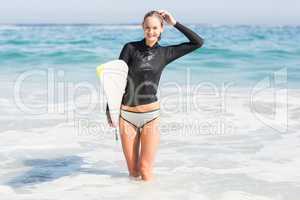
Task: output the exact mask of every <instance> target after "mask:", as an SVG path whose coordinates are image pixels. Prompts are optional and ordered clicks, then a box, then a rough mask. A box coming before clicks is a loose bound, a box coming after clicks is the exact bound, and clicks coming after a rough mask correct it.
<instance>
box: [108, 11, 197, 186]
mask: <svg viewBox="0 0 300 200" xmlns="http://www.w3.org/2000/svg"><path fill="white" fill-rule="evenodd" d="M164 21H166V22H167V23H168V24H169V25H171V26H174V27H175V28H176V29H177V30H179V31H180V32H182V33H183V34H184V35H185V36H186V37H187V38H188V39H189V42H184V43H181V44H177V45H170V46H160V45H159V43H158V41H159V40H160V38H161V33H162V32H163V22H164ZM142 27H143V29H144V38H143V39H142V40H140V41H133V42H128V43H126V44H125V45H124V47H123V49H122V51H121V54H120V56H119V59H122V60H124V61H125V62H126V63H127V65H128V68H129V70H128V78H127V85H126V89H125V93H124V96H123V99H122V105H121V111H120V120H119V130H120V136H121V141H122V147H123V153H124V155H125V158H126V161H127V166H128V170H129V176H131V177H139V176H141V178H142V180H145V181H147V180H151V179H153V174H152V168H153V163H154V157H155V153H156V150H157V147H158V145H159V128H158V126H159V111H160V105H159V101H158V99H157V96H156V93H157V88H158V84H159V79H160V76H161V73H162V71H163V69H164V68H165V66H166V65H167V64H169V63H170V62H172V61H174V60H175V59H177V58H179V57H181V56H183V55H186V54H187V53H189V52H192V51H194V50H195V49H197V48H200V47H201V46H202V45H203V39H202V38H201V37H200V36H199V35H197V34H196V33H195V32H193V31H192V30H190V29H189V28H187V27H186V26H184V25H182V24H180V23H179V22H178V21H176V20H175V19H174V17H173V16H172V15H171V14H170V13H169V12H167V11H164V10H159V11H150V12H148V13H147V14H146V15H145V16H144V20H143V23H142ZM107 110H108V106H107ZM107 113H108V112H107ZM107 116H108V122H109V124H110V126H111V127H116V125H115V124H113V123H112V121H111V120H110V119H109V115H107ZM140 143H141V151H140V153H139V150H140Z"/></svg>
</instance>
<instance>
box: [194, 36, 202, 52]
mask: <svg viewBox="0 0 300 200" xmlns="http://www.w3.org/2000/svg"><path fill="white" fill-rule="evenodd" d="M203 44H204V39H203V38H201V37H199V38H198V40H197V42H196V43H195V45H196V47H197V49H198V48H200V47H202V46H203Z"/></svg>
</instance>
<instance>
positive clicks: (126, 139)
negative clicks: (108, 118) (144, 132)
mask: <svg viewBox="0 0 300 200" xmlns="http://www.w3.org/2000/svg"><path fill="white" fill-rule="evenodd" d="M119 129H120V137H121V142H122V147H123V153H124V155H125V158H126V161H127V167H128V171H129V176H133V177H138V176H139V168H138V158H139V146H140V139H139V134H138V133H137V129H136V127H134V126H133V125H132V124H130V123H128V122H126V121H125V120H124V119H122V118H121V117H120V123H119Z"/></svg>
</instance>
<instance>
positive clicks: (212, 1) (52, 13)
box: [0, 0, 300, 25]
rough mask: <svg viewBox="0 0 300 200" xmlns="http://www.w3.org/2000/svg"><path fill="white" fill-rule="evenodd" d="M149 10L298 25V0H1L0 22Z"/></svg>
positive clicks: (116, 19) (98, 17) (105, 17)
mask: <svg viewBox="0 0 300 200" xmlns="http://www.w3.org/2000/svg"><path fill="white" fill-rule="evenodd" d="M152 9H165V10H168V11H169V12H171V13H172V14H173V16H174V17H175V19H176V20H178V21H179V20H180V21H184V22H186V23H209V24H271V25H283V24H299V23H300V20H299V19H300V12H299V10H300V1H299V0H207V1H204V0H166V1H161V0H160V1H158V0H152V1H143V0H132V1H129V0H106V1H103V0H86V1H83V0H1V5H0V23H2V24H3V23H4V24H5V23H107V24H110V23H139V22H140V21H141V20H142V18H143V15H144V14H145V13H146V12H147V11H149V10H152Z"/></svg>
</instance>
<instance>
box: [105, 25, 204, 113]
mask: <svg viewBox="0 0 300 200" xmlns="http://www.w3.org/2000/svg"><path fill="white" fill-rule="evenodd" d="M174 27H175V28H177V29H178V30H179V31H180V32H182V33H183V34H184V35H185V36H186V37H187V38H188V39H189V42H184V43H181V44H176V45H170V46H160V45H159V43H158V42H156V43H155V45H154V46H152V47H149V46H147V45H146V41H145V38H143V39H142V40H140V41H133V42H128V43H126V44H125V45H124V46H123V49H122V51H121V54H120V56H119V59H122V60H124V61H125V62H126V63H127V65H128V68H129V69H128V77H127V85H126V88H125V93H124V96H123V99H122V104H124V105H127V106H137V105H143V104H148V103H152V102H155V101H157V96H156V93H157V88H158V84H159V80H160V77H161V73H162V71H163V69H164V68H165V66H166V65H167V64H169V63H170V62H172V61H174V60H175V59H177V58H179V57H181V56H184V55H186V54H187V53H190V52H192V51H194V50H196V49H197V48H200V47H201V46H202V45H203V39H202V38H201V37H200V36H199V35H197V34H196V33H195V32H193V31H192V30H191V29H189V28H187V27H186V26H184V25H182V24H180V23H179V22H176V24H175V25H174ZM107 109H108V108H107Z"/></svg>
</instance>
